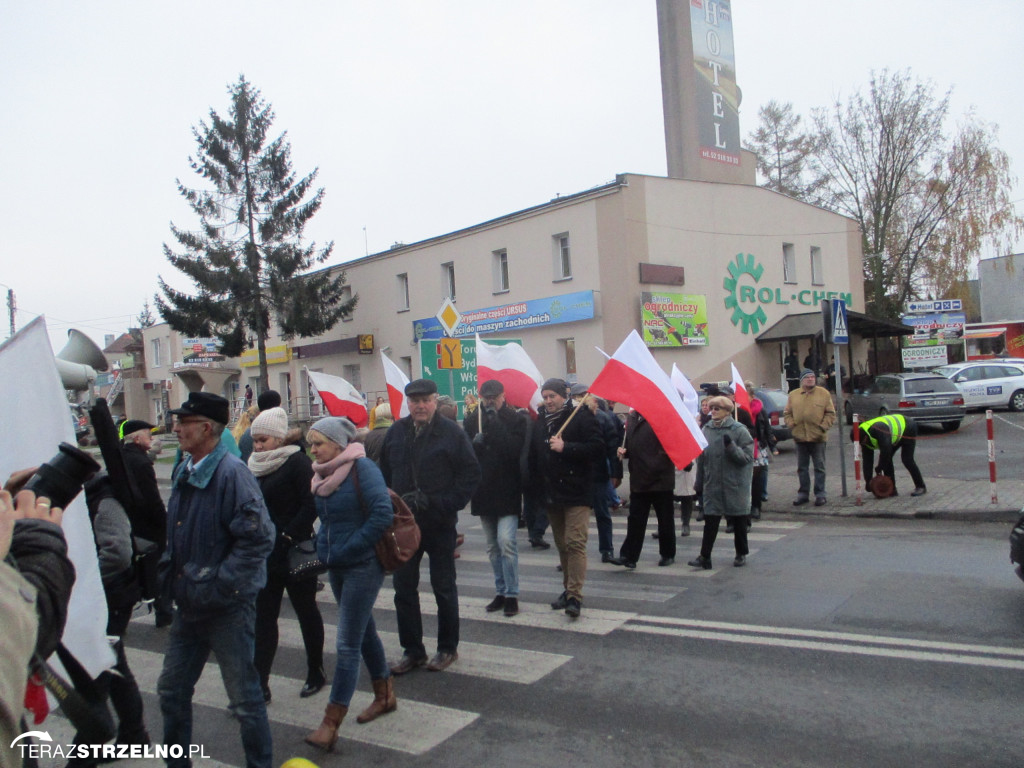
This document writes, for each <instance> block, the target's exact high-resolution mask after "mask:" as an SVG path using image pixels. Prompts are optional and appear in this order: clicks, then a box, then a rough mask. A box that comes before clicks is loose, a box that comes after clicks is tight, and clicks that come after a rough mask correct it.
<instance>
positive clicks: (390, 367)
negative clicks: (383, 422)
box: [380, 352, 409, 421]
mask: <svg viewBox="0 0 1024 768" xmlns="http://www.w3.org/2000/svg"><path fill="white" fill-rule="evenodd" d="M380 359H381V362H382V363H384V382H385V385H386V386H387V388H388V404H389V405H390V406H391V418H393V419H394V420H395V421H398V420H399V419H401V418H402V417H404V416H408V415H409V404H408V403H407V402H406V401H405V385H406V384H408V383H409V377H408V376H406V375H405V374H404V373H403V372H402V369H401V368H399V367H398V366H397V365H395V364H394V362H393V361H392V360H391V358H389V357H388V356H387V355H385V354H384V353H383V352H381V353H380Z"/></svg>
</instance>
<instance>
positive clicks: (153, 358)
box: [149, 339, 161, 368]
mask: <svg viewBox="0 0 1024 768" xmlns="http://www.w3.org/2000/svg"><path fill="white" fill-rule="evenodd" d="M149 345H150V349H151V351H152V354H150V360H149V366H150V367H151V368H159V367H160V365H161V362H160V339H153V340H152V341H151V342H150V343H149Z"/></svg>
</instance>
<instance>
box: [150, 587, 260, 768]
mask: <svg viewBox="0 0 1024 768" xmlns="http://www.w3.org/2000/svg"><path fill="white" fill-rule="evenodd" d="M255 622H256V607H255V605H253V604H252V603H243V604H239V605H238V606H237V608H233V609H231V610H229V611H227V612H224V613H217V614H212V615H210V616H208V617H205V618H204V619H203V620H202V621H185V620H184V619H182V617H181V612H180V611H176V612H175V614H174V621H173V622H172V623H171V636H170V638H169V639H168V643H167V651H166V654H165V655H164V668H163V671H162V672H161V673H160V679H159V680H158V681H157V684H156V689H157V693H158V694H159V695H160V711H161V713H162V714H163V718H164V744H168V745H170V744H180V745H182V747H183V748H184V749H185V755H186V757H183V758H180V759H172V758H168V760H167V765H168V766H170V767H171V768H177V767H178V766H190V765H191V764H192V763H191V761H190V760H189V759H188V757H187V755H188V745H189V744H191V743H192V694H193V692H194V690H195V685H196V682H197V681H198V680H199V676H200V675H201V674H202V673H203V667H205V666H206V660H207V658H209V656H210V651H213V653H214V655H216V657H217V663H218V665H219V666H220V676H221V679H222V680H223V681H224V689H225V690H226V691H227V694H228V701H229V702H230V704H229V705H228V706H229V709H230V710H231V712H232V713H233V714H234V716H235V718H236V719H237V720H238V726H239V729H240V730H241V732H242V747H243V748H244V749H245V764H246V766H248V767H249V768H270V766H271V764H272V758H273V747H272V744H271V739H270V724H269V723H268V722H267V707H266V704H264V703H263V691H262V690H261V689H260V677H259V674H258V673H257V672H256V666H255V665H254V664H253V661H252V659H253V646H254V640H253V636H254V629H253V628H254V625H255Z"/></svg>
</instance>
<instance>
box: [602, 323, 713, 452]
mask: <svg viewBox="0 0 1024 768" xmlns="http://www.w3.org/2000/svg"><path fill="white" fill-rule="evenodd" d="M590 391H591V392H592V393H593V394H595V395H597V396H598V397H604V398H606V399H608V400H615V401H616V402H619V403H624V404H625V405H628V406H629V407H630V408H633V409H634V410H636V411H637V412H638V413H639V414H640V415H641V416H643V417H644V418H645V419H647V421H649V422H650V423H651V428H652V429H653V430H654V434H656V435H657V436H658V440H659V441H660V442H661V445H662V447H663V448H664V449H665V452H666V453H667V454H668V455H669V458H670V459H672V463H673V464H675V465H676V467H678V468H680V469H682V468H683V467H685V466H686V465H687V464H689V463H690V462H691V461H693V460H694V459H696V458H697V457H698V456H699V455H700V454H701V452H702V451H703V450H704V448H706V447H707V444H708V441H707V439H706V438H705V437H704V433H703V432H701V430H700V427H699V426H698V425H697V420H696V419H695V418H694V416H693V414H692V413H690V411H689V409H688V408H687V407H686V405H685V404H684V403H683V399H682V398H681V397H680V396H679V392H677V391H676V388H675V385H673V384H672V380H671V379H670V378H669V376H668V374H667V373H665V372H664V371H663V370H662V369H661V367H660V366H659V365H658V362H657V361H656V360H655V359H654V356H653V355H652V354H651V352H650V350H649V349H647V346H646V345H645V344H644V342H643V339H642V338H640V334H639V333H637V332H636V331H635V330H633V331H630V334H629V336H627V337H626V340H625V341H624V342H622V344H620V345H619V348H618V349H617V350H615V354H614V355H612V356H611V357H610V358H608V362H607V363H605V366H604V368H602V369H601V372H600V373H599V374H598V375H597V378H596V379H594V383H593V384H591V385H590Z"/></svg>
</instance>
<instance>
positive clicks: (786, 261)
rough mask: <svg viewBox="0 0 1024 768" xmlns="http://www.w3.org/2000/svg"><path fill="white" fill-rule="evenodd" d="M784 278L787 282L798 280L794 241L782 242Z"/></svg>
mask: <svg viewBox="0 0 1024 768" xmlns="http://www.w3.org/2000/svg"><path fill="white" fill-rule="evenodd" d="M782 279H783V281H784V282H787V283H795V282H796V249H795V248H794V247H793V244H792V243H783V244H782Z"/></svg>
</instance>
